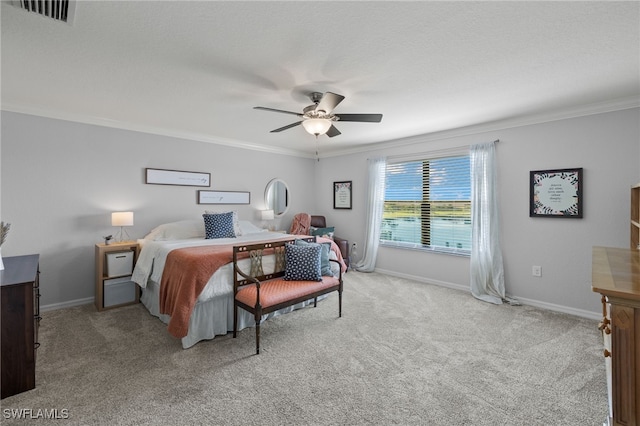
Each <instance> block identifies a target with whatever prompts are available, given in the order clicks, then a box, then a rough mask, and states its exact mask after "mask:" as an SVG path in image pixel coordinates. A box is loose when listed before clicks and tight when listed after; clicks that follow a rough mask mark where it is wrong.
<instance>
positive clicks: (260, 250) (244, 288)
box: [233, 237, 342, 354]
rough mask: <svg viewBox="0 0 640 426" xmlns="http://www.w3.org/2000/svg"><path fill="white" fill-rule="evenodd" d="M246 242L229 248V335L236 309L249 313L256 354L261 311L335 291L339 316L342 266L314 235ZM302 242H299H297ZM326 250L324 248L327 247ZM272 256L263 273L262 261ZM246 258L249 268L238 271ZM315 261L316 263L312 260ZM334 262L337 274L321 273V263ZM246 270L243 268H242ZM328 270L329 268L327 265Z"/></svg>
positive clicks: (236, 317) (236, 326)
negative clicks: (231, 278) (269, 267)
mask: <svg viewBox="0 0 640 426" xmlns="http://www.w3.org/2000/svg"><path fill="white" fill-rule="evenodd" d="M295 240H296V239H291V240H285V241H274V242H267V243H258V244H247V245H240V246H235V247H234V248H233V270H234V282H233V294H234V303H233V318H234V320H233V337H234V338H235V337H236V335H237V330H238V308H242V309H244V310H245V311H248V312H250V313H252V314H253V315H254V317H255V321H256V354H259V353H260V322H261V319H262V315H263V314H268V313H270V312H274V311H277V310H279V309H282V308H286V307H289V306H293V305H296V304H298V303H301V302H304V301H307V300H311V299H313V301H314V307H315V306H317V302H318V296H321V295H323V294H327V293H331V292H333V291H337V292H338V316H339V317H341V316H342V268H341V267H340V262H339V261H337V260H333V259H329V256H328V252H327V253H326V256H324V254H323V253H322V250H324V248H323V247H322V246H321V245H320V244H316V243H315V237H310V238H300V239H298V244H296V242H295ZM301 241H302V242H301ZM327 250H328V249H327ZM269 255H273V256H274V257H275V259H274V267H273V272H268V273H265V272H264V270H265V268H264V265H263V260H264V259H265V257H267V256H269ZM247 257H248V258H249V259H250V270H249V271H246V270H242V267H241V265H240V263H239V261H240V260H241V259H245V258H247ZM316 261H317V263H316ZM323 261H327V262H335V263H337V264H338V268H337V269H338V272H337V276H333V275H322V270H323V269H325V270H326V266H327V265H324V266H325V267H324V268H323V265H322V262H323ZM245 269H246V268H245ZM329 271H331V268H329Z"/></svg>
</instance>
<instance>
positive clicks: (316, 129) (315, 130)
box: [302, 118, 331, 136]
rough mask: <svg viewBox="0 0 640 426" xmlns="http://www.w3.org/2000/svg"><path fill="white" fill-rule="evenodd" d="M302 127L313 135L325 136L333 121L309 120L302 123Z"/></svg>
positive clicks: (323, 119) (322, 119) (324, 119)
mask: <svg viewBox="0 0 640 426" xmlns="http://www.w3.org/2000/svg"><path fill="white" fill-rule="evenodd" d="M302 126H303V127H304V129H305V130H306V131H307V132H308V133H310V134H312V135H316V136H319V135H324V134H325V133H327V131H329V128H330V127H331V120H329V119H326V118H307V119H305V120H304V121H302Z"/></svg>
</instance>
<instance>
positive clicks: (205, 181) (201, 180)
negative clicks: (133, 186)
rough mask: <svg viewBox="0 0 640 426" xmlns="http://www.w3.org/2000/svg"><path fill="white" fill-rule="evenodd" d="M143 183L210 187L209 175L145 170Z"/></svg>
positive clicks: (179, 171)
mask: <svg viewBox="0 0 640 426" xmlns="http://www.w3.org/2000/svg"><path fill="white" fill-rule="evenodd" d="M145 183H148V184H152V185H181V186H211V173H199V172H184V171H181V170H165V169H149V168H147V169H145Z"/></svg>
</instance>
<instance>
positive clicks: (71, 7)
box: [11, 0, 76, 24]
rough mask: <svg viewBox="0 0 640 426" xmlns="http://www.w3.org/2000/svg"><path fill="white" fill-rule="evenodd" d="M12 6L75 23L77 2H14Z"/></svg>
mask: <svg viewBox="0 0 640 426" xmlns="http://www.w3.org/2000/svg"><path fill="white" fill-rule="evenodd" d="M11 4H13V5H14V6H16V7H19V8H20V9H24V10H27V11H29V12H34V13H37V14H39V15H42V16H46V17H47V18H51V19H55V20H57V21H62V22H66V23H68V24H71V23H73V15H74V13H75V9H76V2H75V0H12V1H11Z"/></svg>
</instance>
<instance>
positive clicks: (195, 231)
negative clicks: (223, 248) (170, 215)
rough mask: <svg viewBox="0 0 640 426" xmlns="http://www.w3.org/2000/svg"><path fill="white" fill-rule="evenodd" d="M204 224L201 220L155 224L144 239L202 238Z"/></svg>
mask: <svg viewBox="0 0 640 426" xmlns="http://www.w3.org/2000/svg"><path fill="white" fill-rule="evenodd" d="M204 235H205V231H204V226H203V224H202V221H201V220H180V221H178V222H170V223H165V224H162V225H159V226H156V227H155V228H153V229H152V230H151V232H149V233H148V234H147V235H146V236H145V237H144V239H145V240H152V241H167V240H183V239H185V238H203V237H204Z"/></svg>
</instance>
